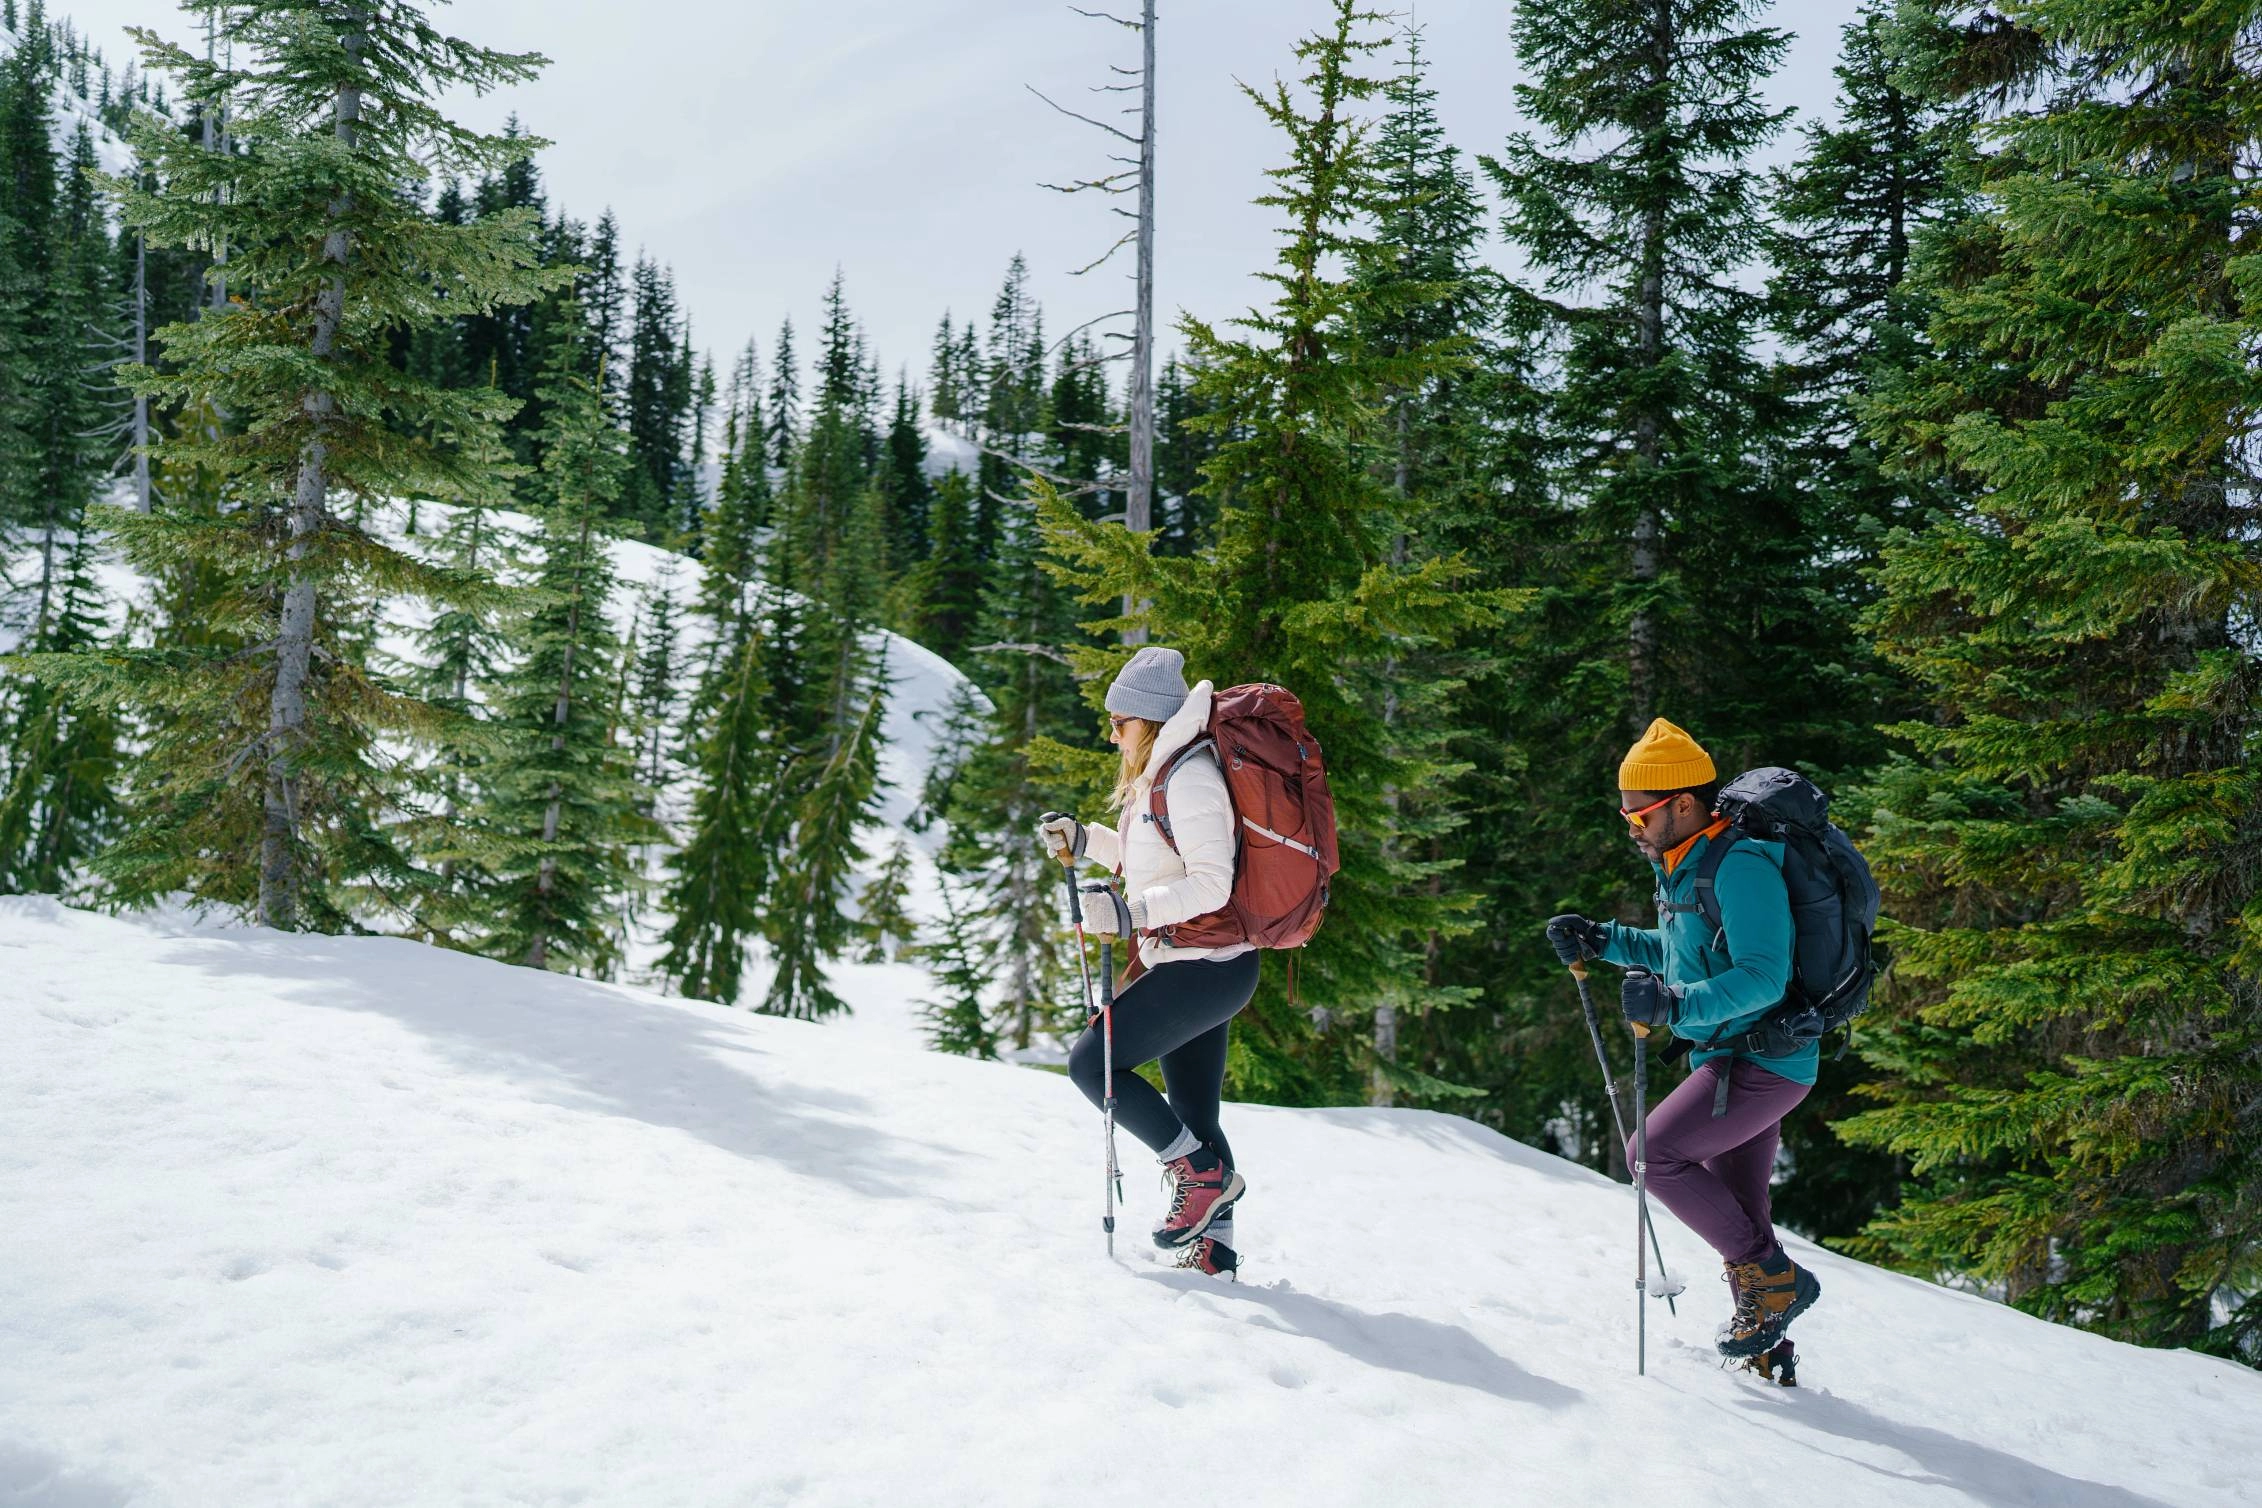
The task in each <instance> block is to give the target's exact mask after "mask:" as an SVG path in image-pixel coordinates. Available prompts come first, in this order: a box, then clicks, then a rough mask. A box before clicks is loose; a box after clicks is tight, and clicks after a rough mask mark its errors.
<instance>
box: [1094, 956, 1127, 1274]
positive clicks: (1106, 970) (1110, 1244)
mask: <svg viewBox="0 0 2262 1508" xmlns="http://www.w3.org/2000/svg"><path fill="white" fill-rule="evenodd" d="M1100 1072H1101V1073H1103V1074H1105V1075H1106V1076H1107V1100H1106V1103H1105V1104H1104V1105H1103V1106H1102V1107H1101V1111H1100V1116H1101V1119H1102V1120H1103V1121H1105V1122H1106V1125H1107V1214H1106V1215H1105V1217H1103V1218H1102V1220H1101V1222H1100V1223H1101V1224H1102V1225H1103V1226H1105V1227H1106V1228H1107V1254H1108V1255H1109V1256H1111V1257H1112V1256H1114V1255H1115V1201H1116V1200H1117V1199H1118V1198H1120V1197H1122V1188H1121V1185H1122V1183H1123V1175H1122V1173H1120V1172H1118V1171H1117V1170H1116V1166H1115V944H1114V943H1113V942H1112V941H1110V940H1109V939H1108V938H1105V937H1103V938H1101V939H1100Z"/></svg>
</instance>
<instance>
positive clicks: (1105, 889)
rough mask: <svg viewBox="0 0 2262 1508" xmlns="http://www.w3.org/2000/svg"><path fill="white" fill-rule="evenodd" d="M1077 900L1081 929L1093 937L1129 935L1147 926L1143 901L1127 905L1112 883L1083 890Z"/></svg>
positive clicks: (1145, 908) (1135, 901)
mask: <svg viewBox="0 0 2262 1508" xmlns="http://www.w3.org/2000/svg"><path fill="white" fill-rule="evenodd" d="M1080 899H1081V900H1082V902H1083V907H1084V931H1085V932H1086V933H1087V934H1088V935H1090V936H1092V937H1129V936H1130V935H1131V934H1132V933H1134V932H1137V931H1141V930H1143V929H1144V928H1145V926H1146V923H1147V915H1146V912H1147V907H1146V903H1145V902H1144V901H1138V900H1134V901H1131V902H1129V903H1128V904H1126V903H1125V901H1124V899H1123V897H1122V896H1120V895H1117V894H1116V893H1115V890H1114V888H1113V887H1111V886H1104V885H1102V886H1094V887H1093V888H1091V889H1089V890H1086V891H1083V892H1082V893H1081V896H1080Z"/></svg>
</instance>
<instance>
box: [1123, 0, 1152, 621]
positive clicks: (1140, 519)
mask: <svg viewBox="0 0 2262 1508" xmlns="http://www.w3.org/2000/svg"><path fill="white" fill-rule="evenodd" d="M1139 50H1140V68H1139V265H1138V270H1137V272H1136V273H1135V274H1134V277H1135V279H1136V281H1137V284H1138V294H1137V297H1136V298H1135V299H1134V300H1133V303H1132V316H1131V380H1130V382H1129V384H1128V387H1129V393H1128V395H1127V397H1128V405H1129V408H1130V410H1131V412H1130V415H1129V418H1130V426H1131V492H1130V495H1129V496H1128V497H1127V498H1125V499H1124V504H1123V526H1124V527H1125V528H1127V529H1129V530H1130V531H1131V532H1132V533H1134V534H1144V533H1146V532H1148V531H1149V530H1150V529H1152V528H1154V495H1155V373H1154V366H1155V0H1145V4H1144V6H1143V7H1142V9H1141V11H1140V20H1139ZM1143 605H1144V604H1142V603H1140V602H1138V601H1136V600H1134V599H1132V598H1128V597H1127V598H1125V599H1124V602H1123V610H1124V612H1125V613H1126V614H1129V613H1135V612H1137V611H1138V610H1139V609H1140V607H1141V606H1143ZM1146 638H1147V631H1146V630H1145V629H1143V628H1127V629H1125V630H1124V631H1123V642H1124V643H1126V644H1143V643H1145V642H1146Z"/></svg>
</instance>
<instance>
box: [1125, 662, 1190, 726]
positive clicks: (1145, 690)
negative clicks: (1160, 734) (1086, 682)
mask: <svg viewBox="0 0 2262 1508" xmlns="http://www.w3.org/2000/svg"><path fill="white" fill-rule="evenodd" d="M1185 704H1186V657H1185V656H1184V655H1182V654H1180V653H1179V652H1178V651H1177V650H1175V649H1164V648H1162V647H1161V646H1160V645H1157V644H1150V645H1148V646H1147V647H1146V648H1144V649H1142V650H1140V651H1139V652H1138V653H1137V654H1135V655H1133V656H1132V657H1131V663H1130V664H1128V665H1126V666H1124V667H1123V669H1122V670H1120V671H1118V672H1117V673H1116V677H1115V684H1114V685H1112V686H1110V687H1108V688H1107V710H1108V711H1110V712H1112V713H1114V714H1115V715H1116V716H1117V717H1143V718H1145V719H1146V720H1147V721H1148V722H1150V723H1167V722H1169V721H1170V719H1171V715H1172V714H1173V713H1175V712H1176V711H1177V710H1178V709H1179V708H1180V707H1182V706H1184V705H1185Z"/></svg>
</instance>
